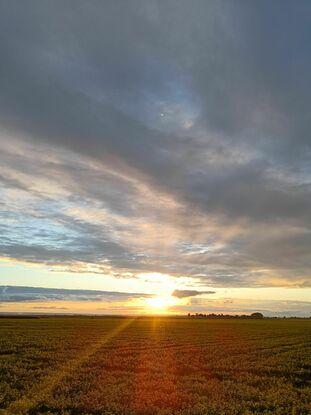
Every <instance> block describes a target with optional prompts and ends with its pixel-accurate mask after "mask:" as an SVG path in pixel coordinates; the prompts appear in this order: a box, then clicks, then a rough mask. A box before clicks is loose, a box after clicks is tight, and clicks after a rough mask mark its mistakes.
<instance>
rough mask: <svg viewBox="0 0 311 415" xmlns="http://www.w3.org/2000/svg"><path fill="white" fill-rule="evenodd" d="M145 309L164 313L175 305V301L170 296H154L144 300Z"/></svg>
mask: <svg viewBox="0 0 311 415" xmlns="http://www.w3.org/2000/svg"><path fill="white" fill-rule="evenodd" d="M146 303H147V307H148V309H150V310H156V311H157V312H165V311H166V310H167V309H168V308H169V307H171V306H173V305H175V304H177V300H176V299H175V298H174V297H172V296H170V295H169V296H156V297H152V298H148V299H147V300H146Z"/></svg>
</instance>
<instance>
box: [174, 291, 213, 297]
mask: <svg viewBox="0 0 311 415" xmlns="http://www.w3.org/2000/svg"><path fill="white" fill-rule="evenodd" d="M203 294H215V291H197V290H175V291H174V292H173V293H172V296H173V297H177V298H186V297H196V296H197V295H203Z"/></svg>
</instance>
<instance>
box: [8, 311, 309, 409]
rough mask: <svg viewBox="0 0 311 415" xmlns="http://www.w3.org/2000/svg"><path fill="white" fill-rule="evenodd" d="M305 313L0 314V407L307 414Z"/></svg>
mask: <svg viewBox="0 0 311 415" xmlns="http://www.w3.org/2000/svg"><path fill="white" fill-rule="evenodd" d="M310 343H311V320H299V319H293V320H289V319H284V320H283V319H275V320H270V319H264V320H242V319H241V320H226V319H224V320H216V319H215V320H210V319H193V318H169V317H150V318H136V319H135V318H116V317H114V318H112V317H110V318H109V317H105V318H103V317H55V318H54V317H47V318H38V319H30V318H29V319H11V318H10V319H4V318H2V319H0V408H1V409H0V413H1V414H5V415H7V414H8V415H11V414H14V415H19V414H31V415H39V414H42V415H43V414H50V415H51V414H62V415H69V414H73V415H79V414H96V415H100V414H106V415H108V414H109V415H121V414H122V415H136V414H139V415H153V414H154V415H156V414H161V415H164V414H165V415H170V414H179V415H220V414H223V415H237V414H241V415H242V414H243V415H244V414H245V415H246V414H278V415H298V414H300V415H307V414H310V413H311V407H310V402H311V382H310V373H311V345H310Z"/></svg>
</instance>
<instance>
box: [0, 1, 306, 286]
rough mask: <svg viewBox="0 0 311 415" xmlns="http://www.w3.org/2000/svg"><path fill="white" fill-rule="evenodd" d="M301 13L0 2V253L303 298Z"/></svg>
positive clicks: (284, 5) (286, 5)
mask: <svg viewBox="0 0 311 415" xmlns="http://www.w3.org/2000/svg"><path fill="white" fill-rule="evenodd" d="M310 15H311V5H310V2H308V1H303V0H302V1H300V2H299V4H294V3H293V2H290V1H282V2H281V1H274V2H273V4H271V2H269V1H265V0H264V1H261V2H256V3H254V2H246V1H243V0H241V1H236V2H234V3H229V2H227V1H221V0H220V1H219V0H217V1H209V2H206V1H203V0H202V1H201V0H196V1H194V2H191V3H190V2H188V1H186V0H185V1H184V0H182V1H175V0H170V1H168V2H162V1H148V2H145V1H143V0H137V1H136V0H135V1H134V2H131V3H125V2H118V1H105V2H102V3H101V2H83V1H79V0H78V1H77V0H75V1H67V2H65V3H64V2H59V1H54V2H53V3H51V2H49V1H45V0H44V1H36V0H32V1H28V2H26V3H23V4H21V2H19V1H14V0H12V1H10V2H1V5H0V56H1V65H0V88H1V94H0V130H1V131H0V146H1V154H0V160H1V169H0V183H1V188H0V190H1V199H0V209H1V211H0V215H1V217H0V229H1V242H0V253H1V255H2V256H5V257H7V258H14V259H17V260H20V261H27V262H36V263H45V264H48V265H50V266H51V267H53V266H64V267H66V269H68V270H70V269H71V270H72V271H73V272H77V271H80V272H85V271H88V270H89V269H90V268H92V272H100V273H108V270H109V272H110V273H114V275H122V274H124V275H125V273H129V272H130V273H132V274H133V275H135V273H139V272H163V273H169V274H172V275H175V276H179V275H187V276H192V277H193V278H197V279H199V281H201V282H205V283H211V284H213V285H217V286H221V285H225V286H227V285H229V286H230V285H232V286H242V285H243V286H258V285H259V286H261V285H267V284H269V281H270V283H271V281H272V279H273V280H274V284H275V283H276V281H279V283H280V284H284V285H291V284H292V285H296V286H307V285H309V281H310V272H311V271H310V270H311V264H310V260H309V255H308V253H309V251H310V242H311V241H310V232H311V228H310V223H311V205H310V200H311V187H310V177H311V168H310V157H311V145H310V143H311V141H310V138H309V134H310V129H311V121H310V116H309V110H310V106H311V98H310V93H309V91H310V86H311V85H310V84H311V76H310V73H311V70H310V69H311V54H310V48H309V44H310V41H311V24H310V23H311V22H310ZM1 201H2V202H1ZM172 235H173V236H172Z"/></svg>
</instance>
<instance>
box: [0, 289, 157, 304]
mask: <svg viewBox="0 0 311 415" xmlns="http://www.w3.org/2000/svg"><path fill="white" fill-rule="evenodd" d="M148 297H150V295H148V294H139V293H124V292H115V291H98V290H68V289H59V288H39V287H18V286H0V303H19V302H32V301H38V302H50V301H78V302H81V301H83V302H84V301H96V302H98V301H127V300H131V299H134V298H148ZM40 308H55V307H53V306H46V307H45V306H42V307H40Z"/></svg>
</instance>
